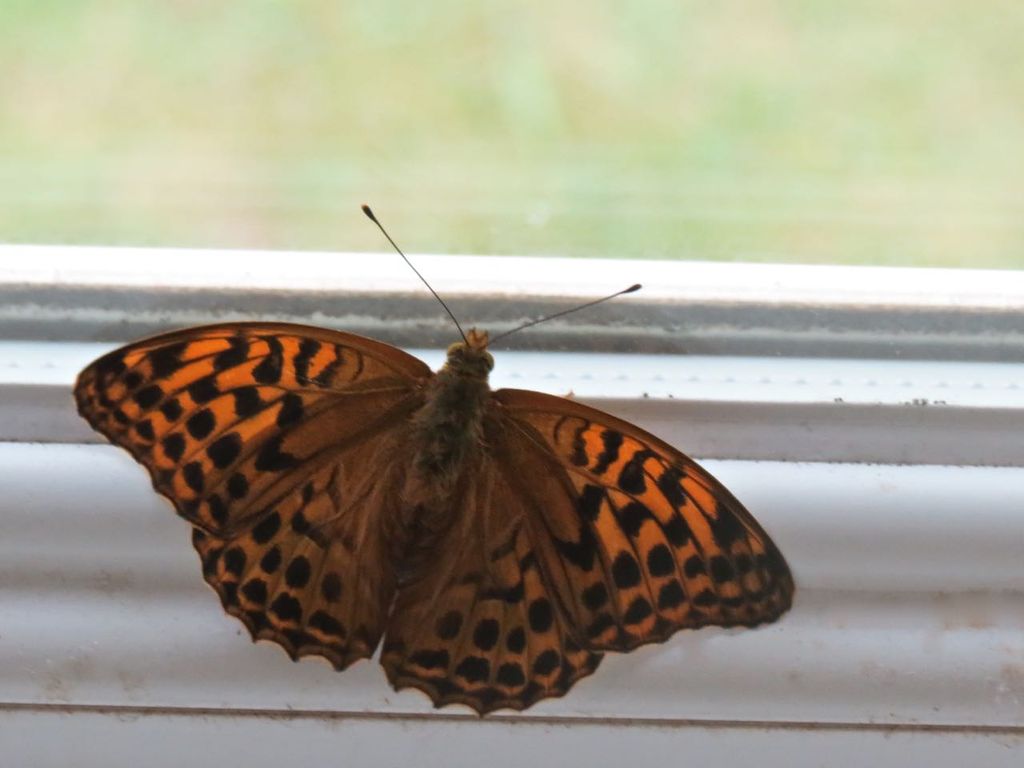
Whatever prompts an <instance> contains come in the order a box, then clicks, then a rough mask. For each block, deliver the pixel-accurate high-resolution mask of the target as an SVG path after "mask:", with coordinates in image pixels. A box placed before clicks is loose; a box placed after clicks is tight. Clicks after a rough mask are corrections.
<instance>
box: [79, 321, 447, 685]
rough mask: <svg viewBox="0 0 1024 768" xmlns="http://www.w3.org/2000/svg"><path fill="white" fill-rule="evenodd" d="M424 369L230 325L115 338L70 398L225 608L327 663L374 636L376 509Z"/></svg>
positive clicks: (320, 339) (377, 626)
mask: <svg viewBox="0 0 1024 768" xmlns="http://www.w3.org/2000/svg"><path fill="white" fill-rule="evenodd" d="M431 375H432V374H431V373H430V371H429V369H428V368H427V367H426V366H425V365H424V364H423V363H421V362H420V361H418V360H416V359H415V358H413V357H411V356H409V355H407V354H405V353H404V352H402V351H400V350H398V349H395V348H394V347H390V346H388V345H385V344H381V343H379V342H374V341H372V340H369V339H363V338H361V337H358V336H354V335H351V334H344V333H338V332H333V331H328V330H324V329H319V328H311V327H306V326H299V325H290V324H259V323H231V324H225V325H216V326H206V327H202V328H193V329H188V330H185V331H179V332H175V333H170V334H164V335H162V336H158V337H154V338H152V339H148V340H145V341H142V342H138V343H136V344H132V345H129V346H127V347H123V348H121V349H118V350H115V351H114V352H111V353H110V354H108V355H105V356H104V357H102V358H100V359H99V360H97V361H96V362H94V363H93V364H92V365H90V366H89V367H87V368H86V369H85V370H84V371H83V372H82V373H81V375H80V376H79V378H78V382H77V384H76V386H75V398H76V401H77V403H78V408H79V412H80V413H81V414H82V416H84V417H85V418H86V419H87V420H88V421H89V423H90V424H91V425H92V426H93V427H94V428H95V429H97V430H98V431H99V432H101V433H103V434H104V435H106V436H107V437H108V438H109V439H110V440H111V442H113V443H115V444H116V445H119V446H122V447H124V448H126V449H128V450H129V451H130V452H131V453H132V455H133V456H134V457H135V458H136V459H137V460H138V461H139V462H140V463H142V464H143V465H144V466H145V467H146V468H147V469H148V470H149V472H150V474H151V476H152V479H153V485H154V487H155V488H156V490H157V491H159V492H160V493H162V494H163V495H165V496H166V497H167V498H169V499H170V500H171V502H172V503H173V504H174V506H175V508H176V509H177V511H178V513H179V514H180V515H181V516H182V517H184V518H185V519H186V520H188V521H189V522H190V523H192V524H193V525H194V526H195V535H194V537H193V541H194V543H195V545H196V548H197V550H198V551H199V553H200V557H201V558H202V562H203V573H204V576H205V578H206V580H207V581H208V582H209V583H210V584H211V586H213V587H214V589H216V591H217V592H218V594H219V595H220V597H221V601H222V602H223V604H224V606H225V608H226V609H227V610H228V612H229V613H231V614H233V615H235V616H238V617H239V618H241V619H242V620H243V621H244V622H245V624H246V625H247V626H248V627H249V629H250V631H251V632H252V633H253V635H254V636H256V637H263V638H269V639H272V640H274V641H276V642H278V643H280V644H281V645H282V646H284V647H285V649H286V650H287V651H288V652H289V653H290V654H291V655H292V656H293V657H294V656H297V655H303V654H306V653H319V654H321V655H324V656H326V657H327V658H328V659H330V660H331V661H332V662H333V663H334V664H335V665H336V666H339V667H343V666H345V665H347V664H348V663H350V662H351V661H352V660H354V659H356V658H360V657H363V656H367V655H369V654H370V653H372V650H373V648H374V646H375V645H376V643H377V641H378V640H379V637H380V633H381V630H382V627H383V621H384V616H385V614H386V611H387V606H388V603H389V601H390V599H391V593H392V588H393V576H392V574H391V569H390V566H389V565H388V560H387V558H386V557H384V556H383V549H384V544H383V542H381V541H380V520H381V518H382V516H384V515H386V514H388V512H389V510H391V509H393V507H394V504H395V503H396V501H397V500H396V499H394V498H392V495H393V494H395V493H396V491H395V490H394V489H395V488H396V485H397V483H396V482H394V480H395V478H394V477H392V476H391V473H394V472H396V471H397V467H396V465H395V461H394V458H395V455H396V451H397V450H398V449H399V447H400V446H401V445H402V442H403V441H402V437H403V435H404V432H405V426H406V422H407V419H408V417H409V415H410V414H411V413H412V412H413V411H415V409H416V408H418V407H419V406H420V404H421V403H422V394H421V389H420V387H421V385H422V383H423V382H424V381H425V380H426V379H427V378H429V377H430V376H431Z"/></svg>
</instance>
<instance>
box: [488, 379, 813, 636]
mask: <svg viewBox="0 0 1024 768" xmlns="http://www.w3.org/2000/svg"><path fill="white" fill-rule="evenodd" d="M495 402H496V407H497V409H498V410H499V411H500V412H501V413H502V414H503V415H504V424H505V427H504V429H503V430H502V439H501V441H500V442H499V443H497V444H496V447H495V449H494V450H495V451H496V455H497V456H498V457H499V461H500V464H501V466H506V467H515V468H516V469H515V471H514V472H512V473H510V474H509V480H510V483H511V484H512V486H513V491H514V493H515V494H516V495H517V496H518V497H519V498H520V499H523V500H524V501H523V502H522V505H523V508H524V509H525V510H526V511H527V518H526V519H527V522H528V530H529V535H530V539H531V541H532V542H533V544H534V547H535V551H536V553H537V557H538V563H539V565H540V570H541V573H542V574H543V577H544V579H545V582H546V583H547V585H548V588H549V589H550V591H551V593H552V595H553V596H554V597H555V598H556V599H557V604H558V607H559V609H560V610H561V612H562V613H563V614H564V615H565V616H566V618H567V620H568V623H569V624H570V626H572V627H574V629H575V632H576V637H577V639H578V641H579V643H580V645H582V646H583V647H585V648H588V649H590V650H593V651H602V650H616V651H623V650H629V649H631V648H635V647H636V646H638V645H642V644H644V643H652V642H661V641H663V640H665V639H666V638H667V637H669V636H670V635H671V634H673V633H674V632H676V631H677V630H679V629H684V628H696V627H702V626H705V625H717V626H723V627H730V626H736V625H742V626H755V625H757V624H761V623H764V622H770V621H774V620H775V619H776V618H778V617H779V616H780V615H781V614H782V613H784V612H785V611H786V610H787V609H788V608H789V607H790V604H791V603H792V598H793V579H792V576H791V575H790V571H789V568H788V566H787V565H786V562H785V560H784V559H783V557H782V555H781V553H780V552H779V550H778V548H777V547H776V546H775V544H774V543H773V542H772V540H771V539H770V538H769V537H768V534H767V533H765V531H764V530H763V529H762V528H761V526H760V525H758V523H757V521H756V520H754V518H753V517H752V516H751V515H750V513H749V512H748V511H747V510H746V509H745V508H744V507H743V505H742V504H740V502H739V501H738V500H737V499H736V498H735V497H734V496H733V495H732V494H731V493H729V491H728V490H727V489H726V488H725V487H724V486H723V485H722V484H721V483H719V482H718V481H717V480H716V479H715V478H714V477H712V476H711V475H710V474H708V472H707V471H706V470H704V469H703V468H702V467H700V466H699V465H697V464H696V463H695V462H694V461H693V460H692V459H689V458H688V457H686V456H684V455H683V454H682V453H680V452H679V451H677V450H676V449H674V448H673V447H671V446H670V445H668V444H667V443H664V442H663V441H661V440H659V439H658V438H656V437H654V436H653V435H651V434H649V433H647V432H645V431H644V430H642V429H640V428H638V427H636V426H634V425H632V424H629V423H628V422H625V421H622V420H621V419H617V418H615V417H613V416H610V415H608V414H606V413H603V412H601V411H599V410H597V409H595V408H590V407H588V406H585V405H582V404H580V403H577V402H574V401H571V400H567V399H564V398H560V397H554V396H551V395H545V394H541V393H538V392H527V391H522V390H512V389H504V390H499V391H498V392H496V393H495Z"/></svg>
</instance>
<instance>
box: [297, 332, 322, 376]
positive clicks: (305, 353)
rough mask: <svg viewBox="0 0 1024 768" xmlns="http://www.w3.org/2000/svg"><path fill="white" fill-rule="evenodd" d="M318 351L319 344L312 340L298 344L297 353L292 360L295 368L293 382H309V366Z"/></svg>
mask: <svg viewBox="0 0 1024 768" xmlns="http://www.w3.org/2000/svg"><path fill="white" fill-rule="evenodd" d="M319 351H320V342H319V341H316V340H314V339H303V340H302V341H301V342H299V351H298V353H297V354H296V355H295V358H294V359H293V360H292V365H293V366H294V368H295V380H296V381H298V382H300V383H303V384H305V383H307V382H308V381H309V364H310V363H311V362H312V361H313V358H314V357H316V355H317V352H319Z"/></svg>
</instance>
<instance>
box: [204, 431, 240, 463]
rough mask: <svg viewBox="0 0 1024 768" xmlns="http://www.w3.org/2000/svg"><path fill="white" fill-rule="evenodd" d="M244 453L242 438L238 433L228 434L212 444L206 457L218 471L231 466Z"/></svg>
mask: <svg viewBox="0 0 1024 768" xmlns="http://www.w3.org/2000/svg"><path fill="white" fill-rule="evenodd" d="M241 451H242V437H241V435H239V434H238V433H237V432H228V433H227V434H226V435H222V436H221V437H218V438H217V439H216V440H214V441H213V442H212V443H210V446H209V447H208V448H207V449H206V455H207V456H209V457H210V461H212V462H213V465H214V466H215V467H217V469H224V468H225V467H227V466H229V465H230V464H231V463H232V462H233V461H234V460H235V459H237V458H238V454H239V453H241Z"/></svg>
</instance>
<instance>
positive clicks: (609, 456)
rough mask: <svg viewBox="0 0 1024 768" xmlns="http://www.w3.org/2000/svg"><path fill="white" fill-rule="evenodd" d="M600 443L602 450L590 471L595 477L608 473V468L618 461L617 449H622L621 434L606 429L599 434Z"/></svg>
mask: <svg viewBox="0 0 1024 768" xmlns="http://www.w3.org/2000/svg"><path fill="white" fill-rule="evenodd" d="M601 442H602V443H604V450H603V451H601V453H600V455H599V456H598V457H597V463H596V464H595V465H594V467H593V469H592V470H591V471H593V473H594V474H595V475H603V474H604V473H605V472H607V471H608V467H609V466H610V465H611V464H612V463H614V462H615V461H617V460H618V458H619V448H621V447H622V434H621V433H619V432H616V431H614V430H612V429H606V430H604V432H602V433H601Z"/></svg>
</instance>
